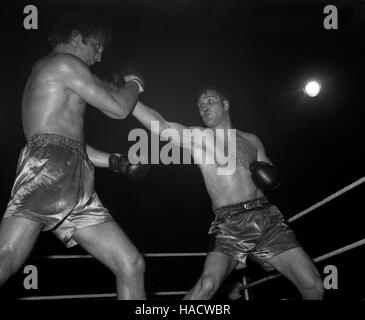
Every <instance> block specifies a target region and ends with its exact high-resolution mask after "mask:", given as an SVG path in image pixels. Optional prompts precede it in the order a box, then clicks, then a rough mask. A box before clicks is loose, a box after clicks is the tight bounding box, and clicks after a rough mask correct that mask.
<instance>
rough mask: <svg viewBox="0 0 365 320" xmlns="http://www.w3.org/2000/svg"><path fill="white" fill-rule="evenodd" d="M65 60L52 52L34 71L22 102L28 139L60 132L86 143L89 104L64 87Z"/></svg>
mask: <svg viewBox="0 0 365 320" xmlns="http://www.w3.org/2000/svg"><path fill="white" fill-rule="evenodd" d="M62 59H64V57H63V55H60V54H55V53H52V54H50V55H48V56H46V57H44V58H42V59H40V60H39V61H37V62H36V63H35V64H34V66H33V68H32V71H31V74H30V76H29V78H28V81H27V84H26V87H25V89H24V93H23V100H22V121H23V130H24V133H25V136H26V138H27V139H28V138H29V137H30V136H32V135H34V134H38V133H57V134H61V135H65V136H69V137H73V138H75V139H77V140H80V141H83V115H84V110H85V102H84V101H83V100H82V99H81V98H80V97H79V96H78V95H77V94H76V93H74V92H73V91H71V90H70V89H68V88H67V87H66V86H65V85H64V81H63V79H62V72H60V68H62ZM80 63H82V62H81V61H80Z"/></svg>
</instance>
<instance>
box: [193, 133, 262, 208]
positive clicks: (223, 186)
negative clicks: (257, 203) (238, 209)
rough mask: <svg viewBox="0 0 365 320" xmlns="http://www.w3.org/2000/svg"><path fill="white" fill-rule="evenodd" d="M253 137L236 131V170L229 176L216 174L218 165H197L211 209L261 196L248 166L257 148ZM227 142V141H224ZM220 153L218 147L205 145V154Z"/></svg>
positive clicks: (254, 159)
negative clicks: (209, 199) (210, 202)
mask: <svg viewBox="0 0 365 320" xmlns="http://www.w3.org/2000/svg"><path fill="white" fill-rule="evenodd" d="M253 139H254V138H253V137H250V135H249V134H245V133H243V132H240V131H238V130H237V131H236V170H235V171H234V173H233V174H231V175H219V174H217V169H218V166H219V165H218V164H205V163H204V162H203V163H202V164H199V165H198V166H199V168H200V170H201V173H202V175H203V178H204V182H205V186H206V188H207V191H208V194H209V196H210V198H211V201H212V207H213V209H216V208H219V207H222V206H225V205H228V204H233V203H238V202H241V201H242V202H244V201H248V200H252V199H256V198H258V197H261V196H263V195H264V194H263V192H262V191H261V190H260V189H258V188H257V187H256V186H255V184H254V183H253V182H252V180H251V173H250V170H249V165H250V164H251V163H252V162H253V161H256V159H257V147H256V146H255V145H254V143H253ZM225 143H228V142H227V139H226V141H225ZM214 151H215V152H216V153H221V152H223V150H221V149H219V145H218V146H217V147H215V146H214V145H213V144H211V145H209V144H208V143H207V144H206V152H211V153H213V152H214Z"/></svg>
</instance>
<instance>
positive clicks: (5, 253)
mask: <svg viewBox="0 0 365 320" xmlns="http://www.w3.org/2000/svg"><path fill="white" fill-rule="evenodd" d="M10 257H11V251H10V250H8V249H4V250H0V287H1V286H2V285H3V284H4V283H5V282H6V281H7V280H8V279H9V278H10V277H11V276H12V275H13V274H14V273H15V270H14V268H13V266H12V263H11V258H10Z"/></svg>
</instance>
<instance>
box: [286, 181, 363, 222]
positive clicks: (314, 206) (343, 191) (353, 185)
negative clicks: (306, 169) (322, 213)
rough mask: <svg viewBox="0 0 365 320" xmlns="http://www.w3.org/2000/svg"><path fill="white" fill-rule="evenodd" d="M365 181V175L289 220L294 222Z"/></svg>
mask: <svg viewBox="0 0 365 320" xmlns="http://www.w3.org/2000/svg"><path fill="white" fill-rule="evenodd" d="M364 182H365V177H362V178H361V179H359V180H357V181H355V182H354V183H351V184H350V185H348V186H347V187H344V188H342V189H341V190H339V191H337V192H335V193H334V194H332V195H330V196H328V197H327V198H325V199H323V200H322V201H319V202H317V203H316V204H314V205H313V206H311V207H309V208H307V209H305V210H303V211H301V212H299V213H298V214H296V215H295V216H293V217H291V218H290V219H288V222H293V221H295V220H297V219H299V218H301V217H303V216H305V215H306V214H308V213H310V212H312V211H313V210H314V209H317V208H319V207H321V206H323V205H324V204H325V203H327V202H329V201H331V200H333V199H335V198H337V197H339V196H340V195H342V194H344V193H345V192H347V191H350V190H351V189H353V188H355V187H357V186H359V185H360V184H362V183H364Z"/></svg>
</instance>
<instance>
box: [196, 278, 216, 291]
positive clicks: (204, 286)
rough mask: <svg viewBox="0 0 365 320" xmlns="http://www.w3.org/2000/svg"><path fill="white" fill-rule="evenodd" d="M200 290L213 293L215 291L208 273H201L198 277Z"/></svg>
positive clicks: (214, 284) (213, 283)
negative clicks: (199, 277)
mask: <svg viewBox="0 0 365 320" xmlns="http://www.w3.org/2000/svg"><path fill="white" fill-rule="evenodd" d="M200 286H201V290H202V291H203V292H204V293H207V294H213V293H214V292H215V291H216V289H217V288H216V283H215V281H214V278H213V277H212V276H210V275H203V276H202V277H201V279H200Z"/></svg>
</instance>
